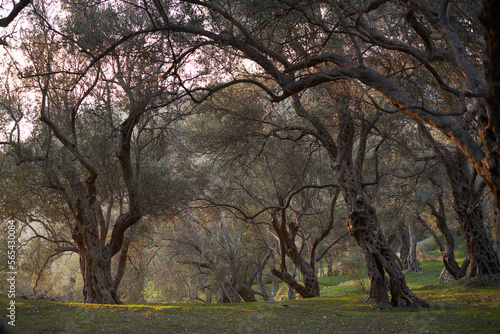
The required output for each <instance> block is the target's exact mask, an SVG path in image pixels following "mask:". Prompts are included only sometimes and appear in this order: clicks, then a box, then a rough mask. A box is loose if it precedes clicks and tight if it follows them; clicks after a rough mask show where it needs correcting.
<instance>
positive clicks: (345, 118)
mask: <svg viewBox="0 0 500 334" xmlns="http://www.w3.org/2000/svg"><path fill="white" fill-rule="evenodd" d="M327 93H329V94H330V95H331V96H332V100H335V99H336V97H338V94H336V93H335V92H333V91H332V90H331V87H329V88H328V90H327ZM336 100H337V104H338V105H339V107H338V110H337V115H338V134H337V141H336V142H335V140H334V139H333V137H332V136H331V135H330V133H329V131H328V129H327V128H326V126H325V125H324V124H323V123H322V122H321V120H319V119H318V118H317V117H316V116H315V115H313V114H311V113H309V112H308V111H307V110H305V108H304V107H303V106H302V104H301V102H300V99H299V97H298V96H297V95H294V107H295V111H296V113H297V115H298V116H300V117H303V118H306V119H307V120H308V121H309V122H310V123H311V124H312V125H313V127H314V128H315V129H316V136H317V138H318V139H319V140H320V142H321V143H322V145H323V147H324V148H325V149H326V150H327V152H328V154H329V157H330V160H331V163H332V168H333V170H334V173H335V176H336V179H337V180H338V182H339V185H340V187H341V190H342V193H343V196H344V200H345V202H346V205H347V211H348V218H347V228H348V230H349V233H350V234H351V235H352V236H353V237H354V239H355V240H356V242H357V243H358V245H359V246H360V247H361V249H362V251H363V255H364V259H365V262H366V269H367V272H368V277H369V279H370V291H369V295H368V301H369V302H371V303H374V304H377V305H392V306H395V307H405V306H412V307H428V306H429V305H428V304H427V303H426V302H425V301H424V300H422V299H420V298H419V297H417V296H415V295H414V294H413V293H412V292H411V291H410V289H409V288H408V286H407V285H406V280H405V276H404V274H403V273H402V271H401V269H400V268H399V266H398V264H397V257H396V255H395V254H394V252H393V251H392V249H391V248H390V246H389V244H388V243H387V239H386V237H385V236H384V234H383V232H382V229H381V228H380V224H379V222H378V219H377V215H376V211H375V208H373V207H372V206H371V205H369V204H368V203H367V201H366V199H365V197H364V195H363V180H362V175H361V169H362V160H363V156H364V152H358V156H357V157H358V158H357V161H356V166H355V165H354V163H353V147H354V134H355V125H354V120H353V118H352V116H351V115H350V114H349V111H348V107H347V105H343V104H345V103H346V102H345V101H342V99H341V98H337V99H336ZM366 130H367V129H365V133H364V136H363V135H362V136H361V137H363V138H362V139H360V141H362V140H367V138H368V132H369V131H366ZM360 145H361V146H362V145H363V143H362V142H361V143H360ZM385 272H387V274H388V275H389V286H390V292H391V300H390V301H389V297H388V293H387V287H386V283H385V282H386V280H385Z"/></svg>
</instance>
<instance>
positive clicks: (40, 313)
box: [0, 262, 500, 334]
mask: <svg viewBox="0 0 500 334" xmlns="http://www.w3.org/2000/svg"><path fill="white" fill-rule="evenodd" d="M438 267H439V266H438V265H437V264H436V263H435V262H431V263H428V264H426V265H424V266H423V268H424V274H421V275H420V276H416V277H415V278H413V277H412V275H413V274H412V275H409V274H407V278H408V284H409V285H410V286H412V285H413V286H414V287H417V288H414V290H413V291H414V292H415V294H417V295H418V296H420V297H422V298H424V299H425V300H426V301H428V302H429V303H430V304H431V307H430V308H429V309H425V310H418V309H403V310H398V309H379V308H377V307H371V306H369V305H366V304H364V302H363V300H364V297H365V296H366V294H363V293H359V292H356V291H357V290H356V289H355V288H354V286H355V283H353V282H345V281H346V280H347V278H339V277H337V278H331V277H330V278H322V279H321V281H322V287H323V290H324V291H329V290H331V291H329V292H332V295H335V296H334V297H332V296H328V295H327V296H326V297H322V298H316V299H308V300H290V301H284V302H258V303H241V304H230V305H227V304H225V305H223V304H212V305H206V304H199V303H198V304H197V303H192V304H170V305H160V304H153V305H152V304H148V305H121V306H111V305H84V304H79V303H59V302H47V301H33V300H17V301H16V327H14V328H13V327H10V329H11V332H12V333H28V334H29V333H495V332H498V330H499V328H500V282H494V283H489V284H484V283H478V282H476V283H474V282H467V281H465V280H461V281H457V282H452V283H447V284H434V285H428V284H426V283H427V282H431V281H432V282H433V283H435V282H436V275H437V276H439V273H438V271H440V270H438ZM432 268H434V269H432ZM408 275H409V276H408ZM426 276H429V277H427V278H426ZM330 284H331V285H330ZM353 284H354V285H353ZM422 285H424V286H423V287H420V286H422ZM418 287H420V288H418ZM334 289H337V290H335V291H333V290H334ZM333 292H335V293H333ZM341 292H343V293H341ZM323 295H325V294H323ZM8 302H9V300H8V299H7V298H6V297H5V296H0V307H1V309H3V310H5V308H6V307H7V305H8ZM0 314H1V317H2V319H3V320H4V321H5V320H6V319H5V312H3V314H2V313H0Z"/></svg>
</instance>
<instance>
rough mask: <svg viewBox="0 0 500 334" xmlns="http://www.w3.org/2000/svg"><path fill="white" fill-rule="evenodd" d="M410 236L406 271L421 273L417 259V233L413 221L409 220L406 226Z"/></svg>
mask: <svg viewBox="0 0 500 334" xmlns="http://www.w3.org/2000/svg"><path fill="white" fill-rule="evenodd" d="M408 231H409V236H410V251H409V253H408V271H409V272H414V273H418V274H420V273H423V272H424V271H423V270H422V268H420V265H419V264H418V260H417V235H416V231H415V222H414V221H411V222H410V224H409V226H408Z"/></svg>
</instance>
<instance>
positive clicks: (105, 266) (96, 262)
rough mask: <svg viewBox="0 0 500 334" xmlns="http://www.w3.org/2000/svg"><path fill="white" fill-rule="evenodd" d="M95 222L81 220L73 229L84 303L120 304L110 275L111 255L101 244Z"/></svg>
mask: <svg viewBox="0 0 500 334" xmlns="http://www.w3.org/2000/svg"><path fill="white" fill-rule="evenodd" d="M97 226H98V225H97V223H96V222H95V221H92V220H91V221H87V222H86V223H83V222H81V223H80V224H77V225H76V227H75V229H74V230H73V239H74V240H75V243H76V244H77V246H78V250H79V256H80V272H81V274H82V278H83V301H84V303H96V304H120V303H121V301H120V299H119V298H118V295H117V293H116V288H115V284H114V281H113V277H112V275H111V255H110V254H109V252H108V251H106V248H105V247H103V245H101V241H100V239H99V234H98V229H97Z"/></svg>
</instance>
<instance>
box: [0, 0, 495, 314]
mask: <svg viewBox="0 0 500 334" xmlns="http://www.w3.org/2000/svg"><path fill="white" fill-rule="evenodd" d="M0 10H1V11H0V15H1V16H2V18H1V19H0V26H1V27H2V29H1V30H0V33H1V35H0V44H1V46H0V48H1V50H2V54H1V63H0V64H1V65H0V66H1V71H2V72H1V73H2V76H1V77H0V78H1V81H0V85H1V89H0V152H1V154H2V156H1V160H0V182H1V188H2V193H1V195H0V208H1V211H0V212H1V215H0V223H1V224H2V226H3V225H4V224H5V225H6V224H7V222H9V221H15V223H16V226H17V230H16V231H17V235H18V244H19V265H20V266H22V268H23V272H24V274H23V275H25V276H26V277H25V278H24V280H25V282H26V286H27V287H28V286H29V288H32V289H33V293H36V291H39V290H40V289H39V290H37V287H38V288H40V284H41V283H40V282H45V284H48V283H47V282H48V279H47V277H48V276H49V274H50V272H51V271H56V270H63V269H61V268H65V267H66V268H76V269H73V270H76V271H77V273H75V272H73V274H75V275H79V276H80V277H79V279H78V282H81V287H80V286H79V287H78V288H79V289H81V291H82V297H81V299H82V300H83V301H84V302H86V303H105V304H119V303H122V302H123V301H124V300H136V301H137V300H139V301H144V299H145V298H146V297H147V298H151V299H154V298H157V297H158V298H159V297H161V296H162V297H165V295H166V294H168V295H170V296H171V298H174V299H175V298H177V299H180V298H183V297H187V298H189V299H191V300H202V301H204V302H211V301H212V297H215V296H217V297H218V300H219V301H221V302H241V301H245V302H251V301H256V300H257V298H256V296H258V295H260V296H261V297H262V298H263V299H264V300H269V299H271V298H272V297H273V296H274V295H275V294H276V292H277V290H278V284H279V282H284V283H286V284H287V285H288V286H289V289H290V295H291V293H292V292H293V291H295V292H296V293H297V294H299V295H300V296H301V297H303V298H311V297H318V296H320V289H319V284H318V279H317V277H318V274H319V268H320V267H321V268H323V266H324V265H327V266H328V271H329V273H330V274H331V271H332V270H333V269H334V268H333V266H335V264H334V261H333V258H334V256H335V254H337V253H338V252H342V251H346V250H349V251H351V252H353V251H360V252H361V253H362V256H363V259H364V264H365V267H366V273H367V275H368V278H369V289H368V291H367V293H368V297H367V301H368V302H370V303H373V304H377V305H382V306H386V305H391V306H394V307H427V306H428V304H427V303H426V302H425V301H424V300H422V299H421V298H419V297H417V296H416V295H414V294H413V293H412V291H411V290H410V289H409V288H408V286H407V284H406V281H405V275H404V271H405V270H409V271H417V272H418V271H421V269H420V268H419V265H418V262H417V255H416V245H417V234H422V233H424V232H425V233H427V235H430V236H431V237H432V238H433V239H434V240H435V242H436V244H437V247H438V250H439V252H440V254H441V257H442V260H443V265H444V268H445V270H446V271H447V272H448V273H449V274H450V275H451V277H452V278H453V279H460V278H463V277H467V279H478V280H483V281H486V282H487V281H490V280H491V279H493V278H496V277H498V276H500V260H499V250H500V247H499V246H500V148H499V147H500V120H499V115H500V86H499V84H498V83H499V82H500V23H499V21H498V20H497V18H496V17H495V16H496V14H497V13H499V12H500V4H499V3H498V1H494V0H482V1H480V0H472V1H470V0H469V1H464V0H455V1H449V0H422V1H411V0H345V1H344V0H339V1H330V0H318V1H316V0H312V1H299V0H248V1H233V0H213V1H212V0H154V1H141V0H127V1H124V0H123V1H122V0H95V1H94V0H86V1H73V0H67V1H66V0H49V1H42V0H32V1H29V0H28V1H24V0H19V1H17V2H15V1H14V2H13V1H1V6H0ZM1 238H5V236H4V235H2V237H1ZM1 238H0V239H1ZM459 239H463V241H464V244H465V249H466V254H467V258H466V259H465V261H464V262H463V263H458V262H457V259H456V257H455V248H456V245H457V241H458V240H459ZM3 241H4V239H2V242H3ZM4 244H5V245H6V242H4ZM2 247H4V246H3V245H2ZM29 254H36V256H34V255H32V256H28V255H29ZM70 254H72V255H70ZM2 256H4V255H2ZM2 259H3V258H2ZM4 262H6V261H4ZM2 266H3V265H2ZM66 270H69V269H66ZM44 277H45V278H44ZM39 283H40V284H39ZM268 283H269V284H271V283H272V286H273V289H272V291H270V289H269V288H266V284H268ZM68 284H69V286H67V289H74V288H75V286H76V284H77V283H76V281H75V279H74V278H71V280H70V282H69V283H68ZM78 284H80V283H78ZM59 285H60V284H59ZM160 287H161V288H160Z"/></svg>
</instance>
